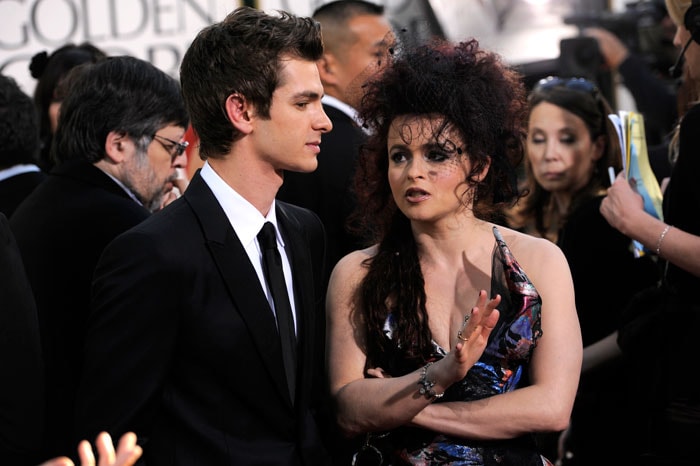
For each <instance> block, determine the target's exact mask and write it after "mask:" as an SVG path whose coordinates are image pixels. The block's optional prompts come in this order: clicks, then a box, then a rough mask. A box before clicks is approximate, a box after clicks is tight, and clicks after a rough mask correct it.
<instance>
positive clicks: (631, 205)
mask: <svg viewBox="0 0 700 466" xmlns="http://www.w3.org/2000/svg"><path fill="white" fill-rule="evenodd" d="M600 213H601V214H602V215H603V217H605V220H607V221H608V223H609V224H610V225H611V226H612V227H613V228H615V229H617V230H619V231H620V232H622V233H623V234H625V235H627V236H630V233H631V230H632V229H633V228H634V226H633V225H634V219H635V217H636V216H637V215H640V214H645V213H646V212H645V211H644V200H643V199H642V196H641V195H639V194H638V193H637V192H636V191H635V190H634V188H633V187H632V185H630V183H629V182H628V181H627V179H626V178H625V175H624V174H623V173H622V172H620V173H619V174H618V175H617V178H615V182H614V183H613V184H612V186H610V188H608V195H607V196H605V197H604V198H603V202H601V203H600Z"/></svg>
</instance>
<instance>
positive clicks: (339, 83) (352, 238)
mask: <svg viewBox="0 0 700 466" xmlns="http://www.w3.org/2000/svg"><path fill="white" fill-rule="evenodd" d="M313 18H314V19H315V20H316V21H318V22H319V23H320V24H321V33H322V35H323V46H324V52H323V57H322V58H321V60H319V61H318V63H317V65H318V72H319V75H320V77H321V83H323V90H324V92H325V95H324V97H323V101H322V102H323V109H324V110H325V112H326V113H327V114H328V117H329V118H330V119H331V121H332V122H333V131H331V133H330V134H328V135H327V136H326V137H324V138H323V142H322V143H321V153H320V154H319V156H318V169H316V170H315V171H314V172H311V173H289V174H288V175H287V176H285V179H284V184H283V185H282V187H281V188H280V191H279V193H278V195H277V199H280V200H283V201H286V202H289V203H292V204H296V205H299V206H302V207H306V208H307V209H311V210H313V211H314V212H315V213H317V214H318V216H319V217H320V218H321V221H322V222H323V225H324V227H325V228H326V236H327V237H328V253H327V257H328V261H327V266H328V269H327V271H326V273H327V275H330V272H331V269H332V268H333V266H335V264H336V262H338V260H340V259H341V258H342V257H343V256H344V255H345V254H347V253H349V252H351V251H354V250H356V249H361V248H362V247H364V245H363V244H362V241H361V238H359V237H357V236H356V235H355V234H353V233H352V232H351V231H349V230H348V229H347V225H346V223H347V220H348V217H349V216H350V214H351V213H352V211H353V210H354V208H355V200H354V196H353V195H352V186H351V184H352V175H353V173H354V171H355V164H356V161H357V157H358V151H359V147H360V145H361V144H362V143H363V142H364V140H365V132H364V130H363V129H362V127H361V126H360V124H359V122H358V121H357V118H356V113H357V112H356V108H358V107H359V104H360V100H361V98H362V85H363V84H364V82H365V80H366V79H367V78H368V77H369V76H370V75H371V74H373V73H375V72H376V71H377V70H379V69H381V67H382V64H383V63H386V61H387V60H386V57H387V53H388V52H389V49H390V47H391V45H392V44H393V35H392V32H391V25H390V24H389V21H388V20H387V19H386V18H385V17H384V7H383V6H381V5H378V4H376V3H373V2H369V1H364V0H338V1H332V2H330V3H328V2H326V3H325V4H324V5H322V6H321V7H319V8H317V9H316V11H315V12H314V14H313Z"/></svg>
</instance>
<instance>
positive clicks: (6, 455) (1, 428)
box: [0, 213, 48, 466]
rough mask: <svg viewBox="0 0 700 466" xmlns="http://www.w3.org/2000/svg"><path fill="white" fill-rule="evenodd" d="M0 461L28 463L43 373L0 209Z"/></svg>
mask: <svg viewBox="0 0 700 466" xmlns="http://www.w3.org/2000/svg"><path fill="white" fill-rule="evenodd" d="M0 277H2V280H1V281H0V370H2V373H3V376H2V383H0V413H2V414H0V459H2V461H1V462H2V464H10V465H13V466H24V465H27V466H30V465H31V466H34V465H36V464H38V463H39V460H45V459H48V458H43V457H42V456H41V455H40V454H39V446H40V441H41V433H42V426H43V412H44V373H43V366H42V360H41V343H40V341H39V322H38V320H37V315H36V306H35V305H34V297H33V296H32V290H31V288H30V287H29V282H28V281H27V277H26V275H25V274H24V266H23V264H22V259H21V257H20V255H19V250H18V249H17V244H16V243H15V239H14V237H13V235H12V231H11V230H10V225H9V223H8V222H7V218H6V217H5V216H4V215H3V214H2V213H0Z"/></svg>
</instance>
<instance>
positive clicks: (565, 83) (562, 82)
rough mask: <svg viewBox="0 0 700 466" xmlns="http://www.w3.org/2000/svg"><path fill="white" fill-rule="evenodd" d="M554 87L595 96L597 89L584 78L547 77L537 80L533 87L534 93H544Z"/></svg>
mask: <svg viewBox="0 0 700 466" xmlns="http://www.w3.org/2000/svg"><path fill="white" fill-rule="evenodd" d="M555 87H563V88H565V89H571V90H572V91H579V92H585V93H587V94H591V95H593V96H595V95H596V94H597V93H598V87H597V86H596V85H595V84H593V83H592V82H590V81H589V80H587V79H585V78H560V77H558V76H548V77H546V78H542V79H540V80H539V82H538V83H537V85H536V86H535V89H534V90H535V91H545V90H548V89H553V88H555Z"/></svg>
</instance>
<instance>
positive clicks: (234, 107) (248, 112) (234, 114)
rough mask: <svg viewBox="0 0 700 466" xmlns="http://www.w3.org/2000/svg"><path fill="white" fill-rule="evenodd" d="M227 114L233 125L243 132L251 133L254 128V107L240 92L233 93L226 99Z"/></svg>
mask: <svg viewBox="0 0 700 466" xmlns="http://www.w3.org/2000/svg"><path fill="white" fill-rule="evenodd" d="M226 115H227V116H228V119H229V121H230V122H231V124H233V126H234V127H235V128H236V129H237V130H238V131H240V132H241V133H243V134H249V133H250V132H251V131H252V130H253V125H252V117H253V116H254V114H253V112H252V108H251V107H250V105H249V104H248V101H247V100H246V99H245V97H243V96H242V95H240V94H231V95H230V96H228V98H227V99H226Z"/></svg>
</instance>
